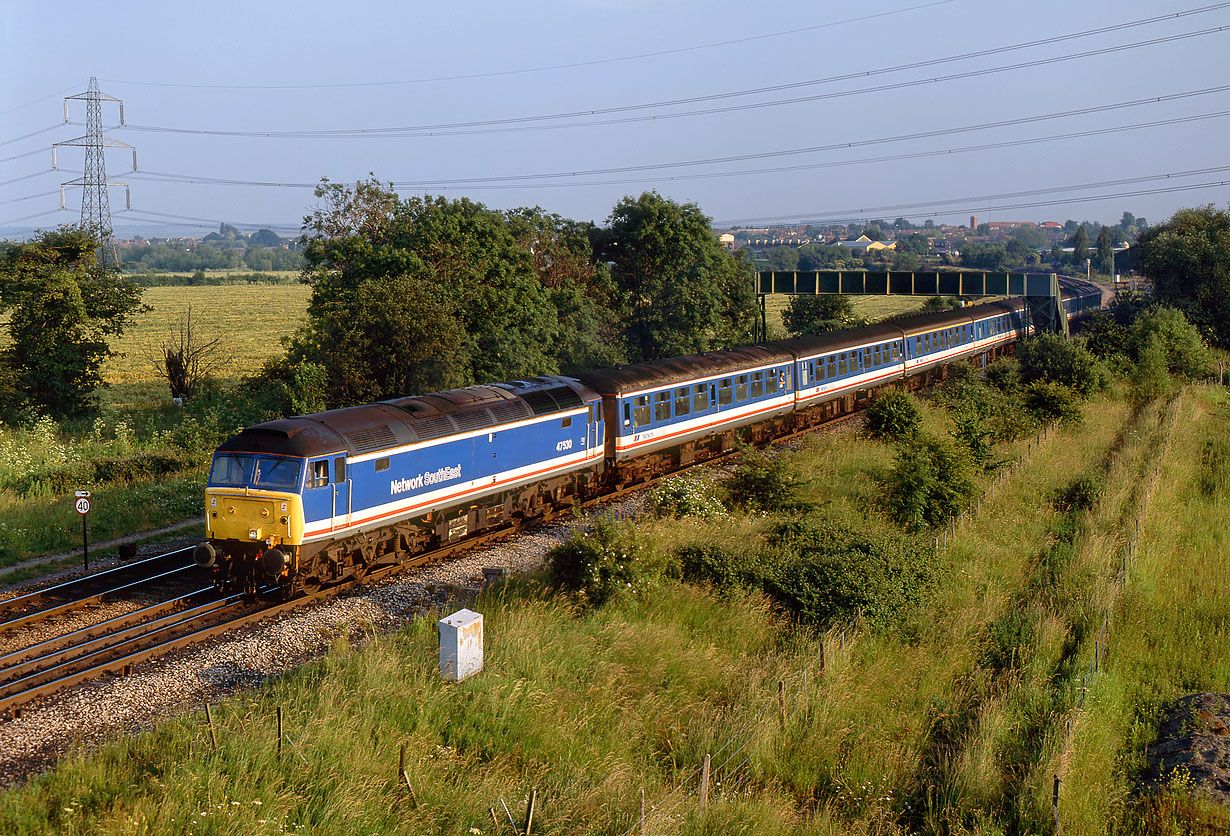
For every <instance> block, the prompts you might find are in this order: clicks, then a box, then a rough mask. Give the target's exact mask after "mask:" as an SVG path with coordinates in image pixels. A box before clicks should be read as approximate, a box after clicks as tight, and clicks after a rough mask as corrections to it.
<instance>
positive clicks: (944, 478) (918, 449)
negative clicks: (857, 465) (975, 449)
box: [884, 435, 975, 531]
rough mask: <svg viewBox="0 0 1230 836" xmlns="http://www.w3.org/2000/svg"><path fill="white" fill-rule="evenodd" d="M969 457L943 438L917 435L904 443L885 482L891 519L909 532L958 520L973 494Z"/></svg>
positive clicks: (886, 502)
mask: <svg viewBox="0 0 1230 836" xmlns="http://www.w3.org/2000/svg"><path fill="white" fill-rule="evenodd" d="M970 471H971V468H970V461H969V455H968V454H967V453H966V452H965V451H964V450H962V449H960V448H958V447H956V446H955V445H953V444H951V443H948V442H946V441H942V440H940V439H935V438H929V437H927V436H924V435H917V436H915V437H914V438H912V439H910V440H909V441H907V442H905V443H903V444H902V445H901V446H900V447H899V449H898V451H897V460H896V462H895V463H894V465H893V469H892V471H891V472H890V473H889V476H888V478H887V479H886V480H885V482H884V502H885V505H886V508H887V511H888V514H889V516H890V517H892V518H893V519H894V520H895V521H896V522H897V523H898V524H899V525H901V526H902V527H904V528H906V529H908V530H910V531H921V530H923V529H924V528H926V527H928V526H932V527H934V526H939V525H943V524H944V523H946V522H947V521H948V520H950V519H952V518H953V517H955V516H956V515H957V514H959V513H961V511H962V510H963V509H964V508H965V506H966V505H967V504H968V503H969V500H970V498H971V497H973V495H974V490H975V485H974V480H973V478H972V476H971V475H970Z"/></svg>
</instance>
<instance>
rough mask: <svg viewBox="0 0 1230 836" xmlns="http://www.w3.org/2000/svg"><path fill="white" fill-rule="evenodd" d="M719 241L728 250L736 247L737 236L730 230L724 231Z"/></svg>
mask: <svg viewBox="0 0 1230 836" xmlns="http://www.w3.org/2000/svg"><path fill="white" fill-rule="evenodd" d="M718 243H719V244H721V245H722V246H723V247H725V248H726V249H728V250H733V249H734V248H735V236H733V235H731V234H730V233H729V232H723V233H722V234H721V235H719V236H718Z"/></svg>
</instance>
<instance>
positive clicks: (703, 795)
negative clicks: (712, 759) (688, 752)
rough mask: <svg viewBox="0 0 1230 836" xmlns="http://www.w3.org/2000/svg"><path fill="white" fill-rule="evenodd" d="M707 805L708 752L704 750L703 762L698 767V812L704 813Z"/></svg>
mask: <svg viewBox="0 0 1230 836" xmlns="http://www.w3.org/2000/svg"><path fill="white" fill-rule="evenodd" d="M708 806H709V753H708V752H705V762H704V764H703V765H702V766H701V768H700V814H701V815H702V816H703V815H704V814H705V808H706V807H708Z"/></svg>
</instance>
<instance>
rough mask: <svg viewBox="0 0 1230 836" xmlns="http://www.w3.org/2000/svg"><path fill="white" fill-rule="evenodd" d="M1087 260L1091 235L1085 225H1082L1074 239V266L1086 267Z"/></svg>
mask: <svg viewBox="0 0 1230 836" xmlns="http://www.w3.org/2000/svg"><path fill="white" fill-rule="evenodd" d="M1087 258H1089V233H1088V232H1086V231H1085V225H1084V224H1081V225H1080V226H1079V227H1077V229H1076V235H1075V236H1073V238H1072V265H1073V266H1074V267H1084V266H1085V259H1087Z"/></svg>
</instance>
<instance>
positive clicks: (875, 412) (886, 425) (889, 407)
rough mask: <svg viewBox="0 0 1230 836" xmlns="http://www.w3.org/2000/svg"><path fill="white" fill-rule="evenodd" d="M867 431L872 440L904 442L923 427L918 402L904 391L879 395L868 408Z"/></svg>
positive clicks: (895, 390)
mask: <svg viewBox="0 0 1230 836" xmlns="http://www.w3.org/2000/svg"><path fill="white" fill-rule="evenodd" d="M866 415H867V431H868V432H869V433H871V437H872V438H883V439H888V440H890V441H904V440H905V439H907V438H909V437H910V436H912V435H914V433H916V432H918V430H919V428H921V427H922V412H921V411H920V410H919V408H918V401H917V400H916V399H915V397H914V396H913V395H911V394H910V393H909V392H906V391H905V390H903V389H890V390H889V391H887V392H882V393H881V394H879V395H877V396H876V398H875V400H873V401H872V402H871V406H869V407H867V413H866Z"/></svg>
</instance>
